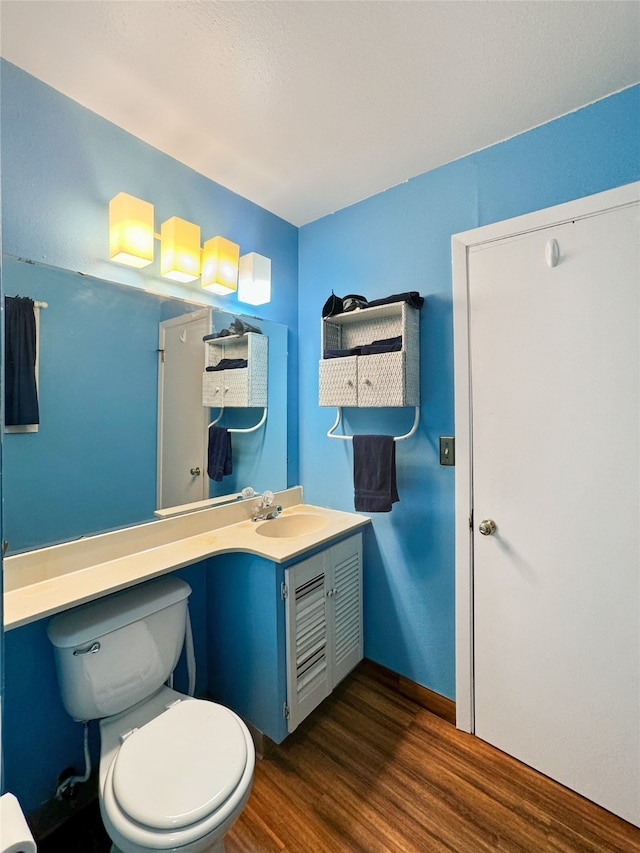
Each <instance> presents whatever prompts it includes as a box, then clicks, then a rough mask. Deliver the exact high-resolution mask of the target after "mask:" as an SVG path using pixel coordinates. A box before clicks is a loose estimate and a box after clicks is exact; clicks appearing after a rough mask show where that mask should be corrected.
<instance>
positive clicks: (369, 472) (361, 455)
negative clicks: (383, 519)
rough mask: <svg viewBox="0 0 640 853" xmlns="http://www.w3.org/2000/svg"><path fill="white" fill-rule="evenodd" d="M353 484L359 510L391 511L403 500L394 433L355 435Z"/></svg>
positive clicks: (356, 507) (357, 509) (356, 505)
mask: <svg viewBox="0 0 640 853" xmlns="http://www.w3.org/2000/svg"><path fill="white" fill-rule="evenodd" d="M353 486H354V498H355V500H354V504H355V509H356V511H357V512H391V505H392V504H394V503H395V502H396V501H398V500H400V498H399V497H398V488H397V485H396V443H395V441H394V440H393V436H392V435H354V436H353Z"/></svg>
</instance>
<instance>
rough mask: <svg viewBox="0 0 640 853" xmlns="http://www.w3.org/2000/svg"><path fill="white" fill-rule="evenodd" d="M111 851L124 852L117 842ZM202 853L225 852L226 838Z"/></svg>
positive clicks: (115, 852)
mask: <svg viewBox="0 0 640 853" xmlns="http://www.w3.org/2000/svg"><path fill="white" fill-rule="evenodd" d="M173 849H174V850H176V849H178V848H176V847H174V848H173ZM111 853H122V850H120V848H119V847H116V845H115V844H112V845H111ZM202 853H224V839H223V838H219V839H218V840H217V841H215V842H214V843H213V844H212V845H211V847H207V849H206V850H203V851H202Z"/></svg>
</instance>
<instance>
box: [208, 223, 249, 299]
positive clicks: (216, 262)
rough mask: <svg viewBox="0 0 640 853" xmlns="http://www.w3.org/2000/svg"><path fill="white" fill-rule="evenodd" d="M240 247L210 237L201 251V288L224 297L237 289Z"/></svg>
mask: <svg viewBox="0 0 640 853" xmlns="http://www.w3.org/2000/svg"><path fill="white" fill-rule="evenodd" d="M239 257H240V246H238V244H237V243H232V242H231V240H227V239H225V238H224V237H212V238H211V239H210V240H207V241H206V242H205V244H204V248H203V250H202V282H201V283H202V287H203V289H204V290H210V291H211V292H212V293H221V294H222V295H226V294H229V293H232V292H233V291H234V290H236V289H237V287H238V260H239Z"/></svg>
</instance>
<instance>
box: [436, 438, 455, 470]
mask: <svg viewBox="0 0 640 853" xmlns="http://www.w3.org/2000/svg"><path fill="white" fill-rule="evenodd" d="M440 464H441V465H455V464H456V439H455V436H453V435H441V436H440Z"/></svg>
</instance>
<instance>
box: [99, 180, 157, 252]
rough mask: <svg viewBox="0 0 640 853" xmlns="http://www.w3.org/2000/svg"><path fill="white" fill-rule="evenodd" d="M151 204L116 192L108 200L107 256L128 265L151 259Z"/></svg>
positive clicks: (152, 235) (152, 236)
mask: <svg viewBox="0 0 640 853" xmlns="http://www.w3.org/2000/svg"><path fill="white" fill-rule="evenodd" d="M154 236H155V235H154V233H153V205H152V204H150V203H149V202H148V201H143V200H142V199H141V198H136V197H135V196H132V195H129V194H128V193H118V195H117V196H114V198H112V199H111V201H110V202H109V258H110V259H111V260H112V261H117V263H119V264H128V265H129V266H131V267H137V268H138V269H141V268H142V267H146V266H148V265H149V264H150V263H151V262H152V261H153V238H154Z"/></svg>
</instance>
